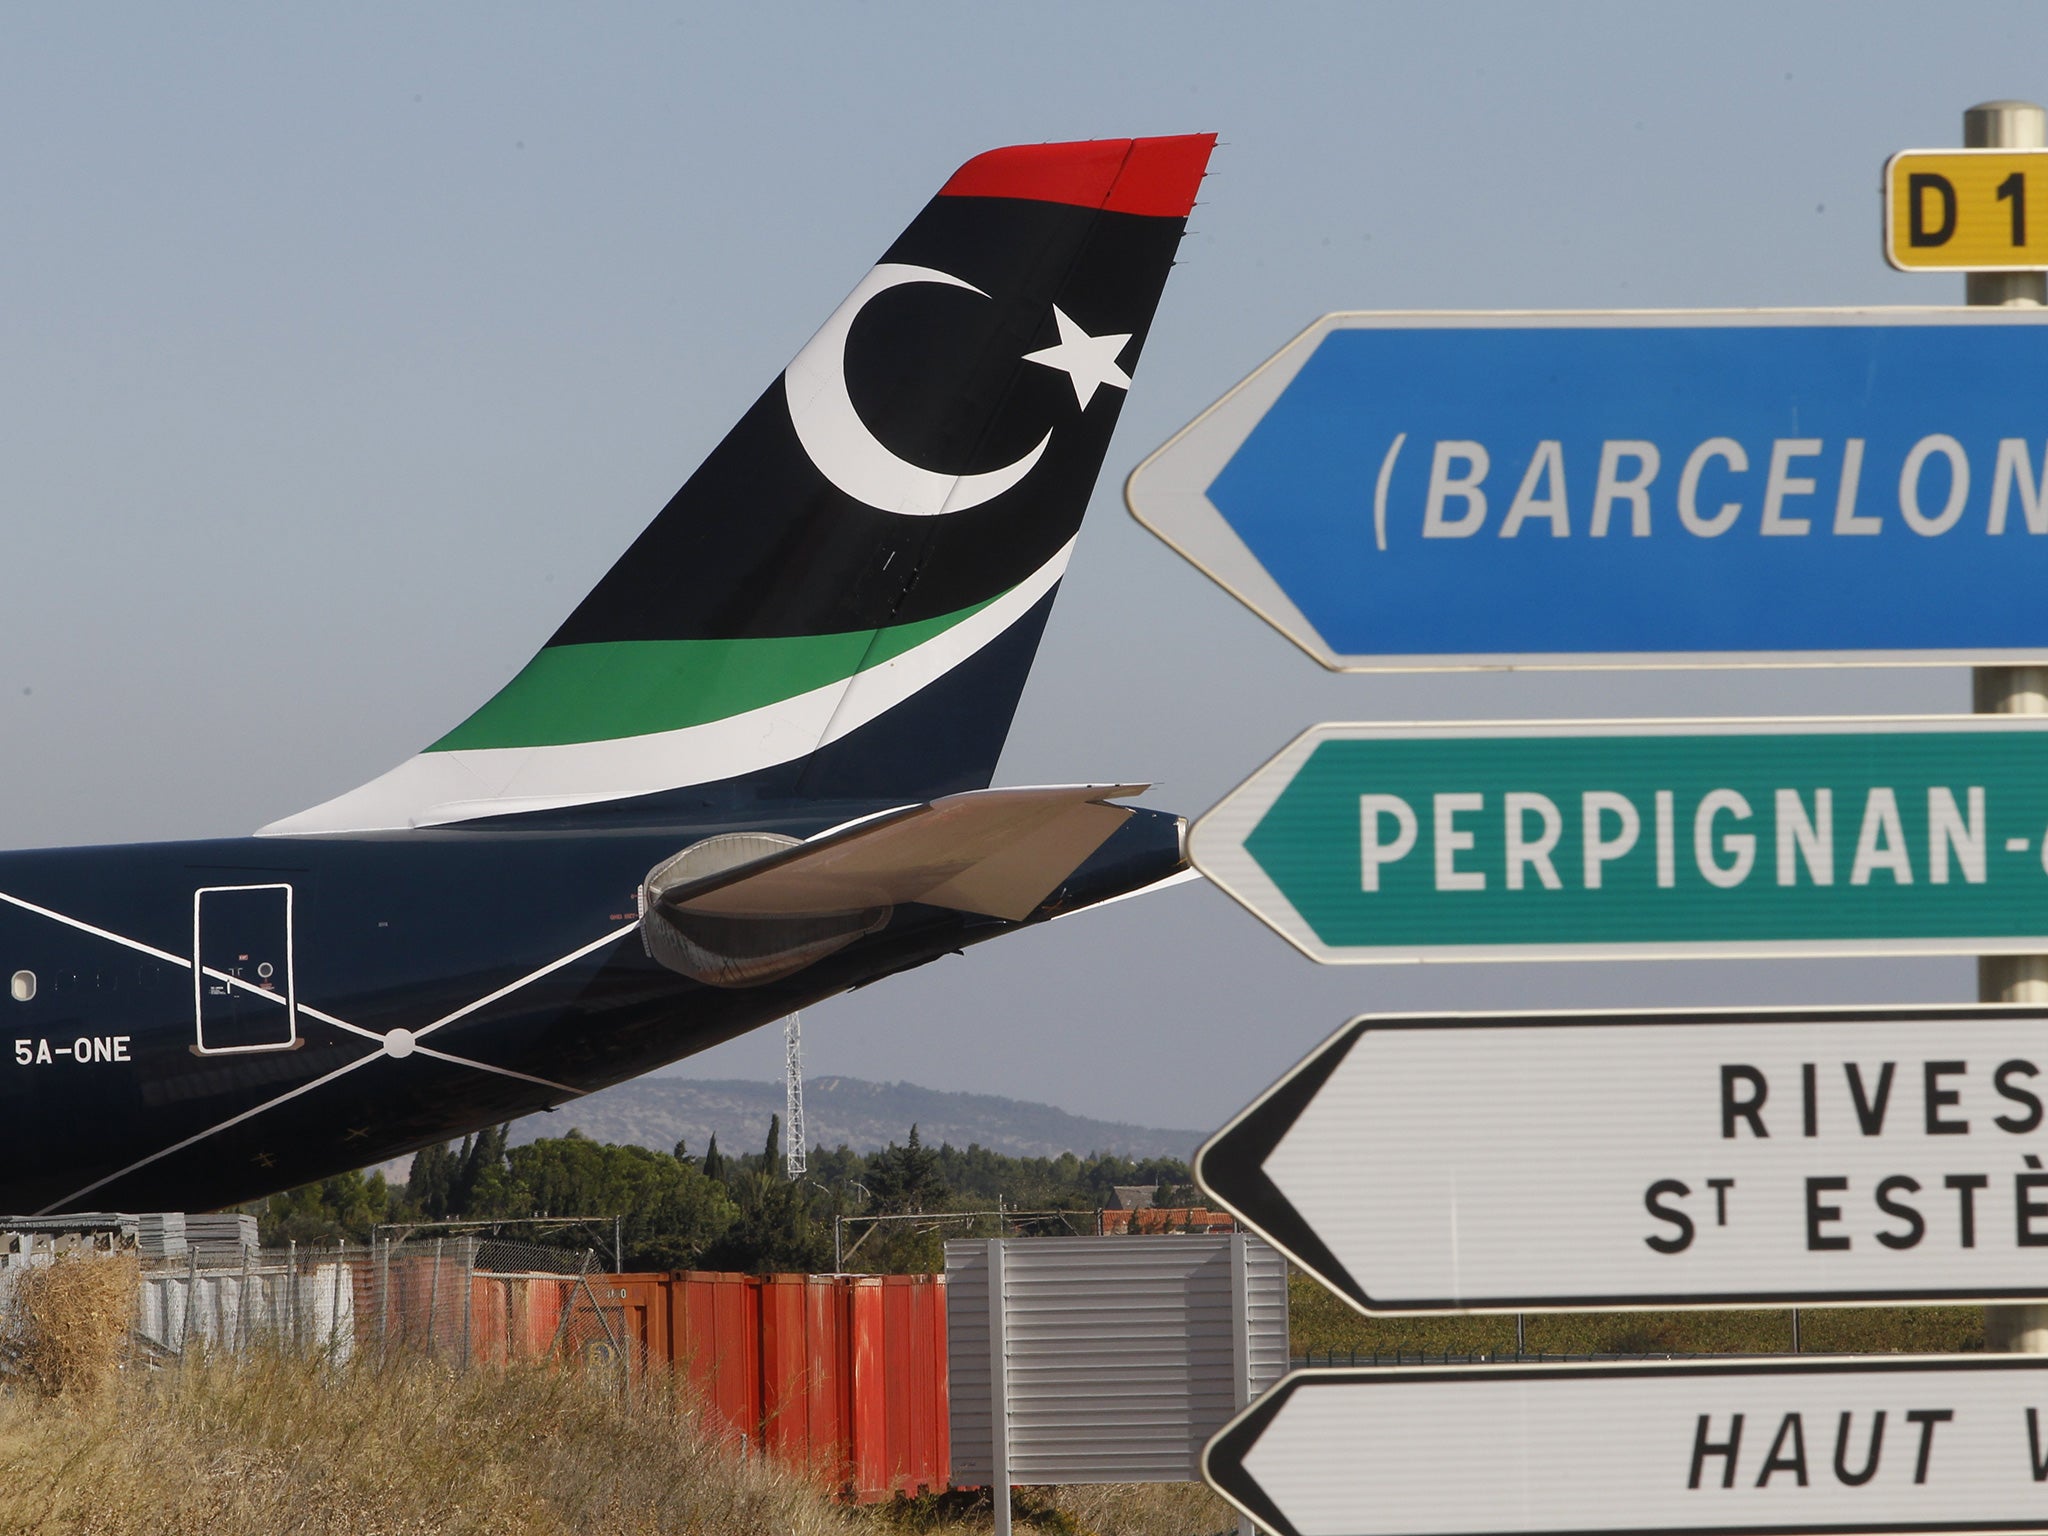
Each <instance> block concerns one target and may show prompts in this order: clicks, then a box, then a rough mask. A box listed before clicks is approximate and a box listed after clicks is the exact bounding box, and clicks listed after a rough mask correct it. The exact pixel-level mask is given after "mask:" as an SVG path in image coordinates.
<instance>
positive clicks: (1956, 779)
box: [1190, 715, 2048, 963]
mask: <svg viewBox="0 0 2048 1536" xmlns="http://www.w3.org/2000/svg"><path fill="white" fill-rule="evenodd" d="M1190 847H1191V851H1192V853H1193V857H1194V862H1195V864H1196V866H1197V867H1198V868H1199V869H1201V871H1202V872H1203V873H1204V874H1206V875H1207V876H1208V877H1209V878H1210V879H1212V880H1214V881H1215V882H1216V883H1217V884H1218V885H1220V886H1222V887H1223V888H1224V889H1225V890H1226V891H1228V892H1229V893H1230V894H1231V895H1232V896H1234V897H1235V898H1236V899H1237V900H1238V901H1240V902H1242V903H1243V904H1244V905H1245V906H1246V907H1248V908H1250V909H1251V911H1252V912H1253V913H1254V914H1256V915H1257V916H1258V917H1259V918H1261V919H1263V920H1264V921H1265V922H1266V923H1268V924H1270V925H1271V926H1272V927H1273V928H1274V929H1276V930H1277V931H1278V932H1280V933H1281V934H1282V935H1284V936H1285V937H1286V938H1287V939H1288V940H1289V941H1290V942H1292V943H1293V944H1295V945H1296V946H1297V947H1298V948H1300V949H1301V950H1302V951H1303V952H1304V953H1306V954H1307V955H1309V956H1310V957H1311V958H1313V959H1316V960H1322V961H1331V962H1353V963H1358V962H1366V963H1371V962H1386V961H1422V960H1540V959H1581V960H1622V959H1659V958H1688V957H1698V956H1736V955H1845V954H1922V955H1926V954H1998V953H2010V954H2033V953H2039V952H2043V951H2048V718H2029V717H2025V716H1995V715H1994V716H1977V717H1967V716H1965V717H1960V718H1958V717H1954V716H1947V717H1940V716H1937V717H1926V718H1911V719H1900V718H1887V719H1849V718H1834V719H1818V720H1740V721H1735V720H1730V721H1718V720H1716V721H1702V720H1685V721H1613V722H1571V721H1545V722H1524V723H1518V724H1506V725H1503V724H1481V723H1458V724H1431V725H1319V726H1316V727H1314V728H1313V729H1311V730H1309V731H1307V732H1305V733H1304V734H1303V735H1301V736H1300V737H1298V738H1296V739H1295V740H1294V741H1293V742H1291V743H1290V744H1289V745H1288V746H1287V747H1286V749H1285V750H1284V751H1282V752H1281V753H1280V754H1279V756H1277V757H1275V758H1274V759H1273V760H1272V761H1271V762H1269V763H1267V764H1266V765H1265V767H1263V768H1261V769H1260V770H1259V771H1258V772H1257V773H1255V774H1253V775H1252V777H1251V778H1250V779H1248V780H1247V781H1246V782H1245V783H1244V784H1243V785H1241V786H1239V788H1238V789H1236V790H1235V791H1234V792H1232V793H1231V795H1230V796H1229V797H1228V798H1227V799H1225V800H1224V801H1223V802H1222V803H1221V804H1220V805H1218V806H1217V807H1216V808H1215V809H1214V810H1212V811H1210V812H1209V814H1208V815H1206V816H1204V817H1203V818H1202V819H1201V820H1200V821H1199V822H1197V823H1196V824H1195V827H1194V830H1193V833H1192V834H1191V838H1190Z"/></svg>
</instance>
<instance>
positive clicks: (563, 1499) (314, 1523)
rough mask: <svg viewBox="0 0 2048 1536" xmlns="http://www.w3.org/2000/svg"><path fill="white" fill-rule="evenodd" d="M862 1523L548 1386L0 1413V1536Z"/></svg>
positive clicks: (213, 1396)
mask: <svg viewBox="0 0 2048 1536" xmlns="http://www.w3.org/2000/svg"><path fill="white" fill-rule="evenodd" d="M859 1523H864V1522H861V1521H860V1518H859V1517H858V1516H856V1515H854V1514H852V1513H851V1512H849V1511H846V1510H843V1509H841V1508H840V1507H838V1506H837V1505H835V1504H834V1503H833V1502H832V1501H831V1500H830V1499H828V1498H826V1497H824V1496H823V1495H821V1494H820V1493H819V1492H817V1491H816V1490H815V1489H813V1488H811V1487H810V1486H808V1485H806V1484H805V1483H803V1482H802V1481H801V1480H800V1479H798V1478H796V1477H795V1476H793V1475H791V1474H789V1473H787V1472H785V1471H783V1470H781V1469H779V1468H777V1467H775V1466H774V1465H772V1464H770V1463H768V1462H766V1461H765V1460H763V1459H762V1458H760V1457H758V1456H755V1457H748V1458H742V1457H740V1456H738V1455H736V1454H735V1453H734V1451H733V1450H732V1449H731V1448H729V1447H727V1446H724V1445H721V1444H718V1443H716V1442H715V1441H714V1440H712V1439H711V1438H710V1437H709V1436H707V1435H705V1434H702V1433H700V1432H699V1431H698V1429H697V1428H696V1426H695V1423H694V1422H693V1420H692V1419H691V1418H690V1417H689V1416H687V1415H678V1414H677V1413H675V1412H674V1411H673V1410H672V1409H670V1408H669V1407H668V1406H667V1405H666V1404H665V1403H661V1402H632V1401H624V1402H622V1401H621V1400H620V1399H619V1397H618V1396H617V1395H616V1394H615V1393H613V1392H610V1391H607V1390H605V1389H604V1388H603V1387H602V1386H601V1385H600V1384H599V1383H597V1382H595V1381H592V1380H588V1379H586V1378H584V1377H581V1376H579V1375H577V1374H575V1373H570V1372H559V1371H551V1370H547V1369H543V1368H533V1369H520V1370H513V1371H510V1372H504V1373H500V1372H493V1371H478V1372H475V1373H472V1374H470V1375H467V1376H456V1375H453V1374H451V1373H450V1372H449V1371H447V1370H446V1369H445V1368H443V1367H439V1366H436V1365H434V1364H432V1363H429V1362H425V1361H408V1362H403V1363H398V1364H394V1365H391V1366H388V1367H386V1368H384V1369H381V1370H371V1369H368V1368H363V1369H353V1370H344V1371H340V1372H329V1371H323V1370H322V1369H320V1368H319V1367H318V1366H316V1365H313V1364H309V1363H306V1362H303V1361H298V1360H288V1359H279V1358H274V1357H273V1358H265V1357H261V1356H259V1357H254V1358H248V1359H244V1360H241V1361H239V1362H237V1361H232V1360H224V1359H218V1360H212V1361H191V1362H187V1363H186V1364H185V1365H184V1366H183V1367H182V1368H179V1369H174V1370H168V1371H162V1372H154V1373H152V1372H145V1371H140V1370H133V1371H130V1372H127V1373H124V1375H123V1377H122V1379H121V1380H120V1381H119V1383H118V1384H117V1385H116V1386H115V1387H114V1388H113V1389H112V1390H110V1391H106V1392H103V1393H100V1394H98V1395H97V1396H94V1397H90V1398H76V1397H74V1398H71V1399H67V1400H64V1401H61V1402H54V1403H53V1402H38V1401H35V1400H33V1399H32V1398H29V1397H27V1396H25V1395H24V1396H18V1397H16V1398H14V1399H12V1400H0V1533H6V1536H16V1533H28V1532H38V1533H45V1532H46V1533H50V1536H74V1533H75V1536H129V1533H137V1536H141V1533H149V1536H186V1533H190V1536H200V1533H205V1536H242V1533H249V1536H277V1533H279V1532H282V1531H290V1532H293V1533H307V1536H327V1533H334V1536H340V1533H343V1532H346V1533H350V1536H443V1533H448V1536H454V1533H467V1532H477V1533H483V1532H490V1533H492V1536H544V1533H545V1536H555V1533H568V1532H575V1533H577V1536H614V1533H617V1536H641V1533H649V1536H652V1533H666V1532H690V1533H695V1536H754V1533H769V1532H773V1533H777V1536H782V1533H790V1536H814V1533H825V1532H837V1531H847V1530H851V1529H855V1528H857V1525H858V1524H859Z"/></svg>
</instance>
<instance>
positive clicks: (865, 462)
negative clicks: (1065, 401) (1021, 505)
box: [782, 262, 1052, 517]
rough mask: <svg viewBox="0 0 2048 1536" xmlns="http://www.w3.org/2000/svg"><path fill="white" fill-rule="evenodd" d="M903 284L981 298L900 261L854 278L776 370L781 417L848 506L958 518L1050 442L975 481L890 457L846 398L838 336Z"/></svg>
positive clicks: (950, 279)
mask: <svg viewBox="0 0 2048 1536" xmlns="http://www.w3.org/2000/svg"><path fill="white" fill-rule="evenodd" d="M904 283H944V284H946V285H947V286H948V287H952V288H965V289H966V290H967V291H968V292H969V293H980V294H981V296H982V297H983V298H987V297H988V295H987V294H986V293H982V291H981V290H980V289H979V288H977V287H975V286H974V284H972V283H965V282H962V281H961V280H960V279H959V278H957V277H954V276H953V275H952V274H951V273H947V272H939V271H935V270H934V269H933V268H931V267H914V266H909V265H907V264H904V263H901V262H884V263H882V264H881V265H880V266H878V267H876V268H875V269H874V270H873V271H871V272H869V273H868V275H867V276H866V277H864V278H862V279H861V280H860V286H859V287H857V288H855V289H854V290H853V292H852V293H851V294H849V295H847V299H846V302H845V303H844V304H841V305H840V306H839V308H838V309H836V310H834V311H833V313H832V318H831V319H830V320H827V321H826V322H825V324H824V325H823V326H822V327H820V329H819V331H818V334H817V335H815V336H813V337H812V338H811V339H810V340H809V341H807V342H805V343H804V349H803V350H802V351H801V352H799V353H797V355H796V357H795V359H794V360H793V361H792V362H791V363H790V365H789V366H788V367H787V368H785V369H784V370H783V372H782V389H783V393H784V395H785V396H786V397H787V398H788V401H789V419H790V421H791V422H792V423H793V424H794V425H795V427H796V435H797V440H798V441H799V442H801V443H802V444H803V445H804V452H805V453H808V454H809V455H810V456H811V462H812V463H813V464H815V465H817V466H818V472H819V473H820V474H822V475H823V476H824V477H825V478H826V479H827V480H830V481H831V482H832V483H833V484H834V485H836V486H838V487H839V489H840V490H842V491H844V492H846V494H847V495H849V496H851V497H852V498H853V499H854V500H855V501H862V502H866V503H867V504H868V505H869V506H871V507H877V508H879V509H880V510H882V511H884V512H896V513H900V514H902V515H903V516H905V517H936V516H938V515H939V514H941V513H945V512H964V511H966V510H967V509H968V508H969V507H978V506H980V505H981V504H982V503H983V502H984V501H991V500H993V499H994V498H996V497H998V496H1000V495H1002V494H1003V492H1005V491H1007V490H1008V489H1009V488H1010V487H1011V486H1013V485H1015V484H1016V483H1017V482H1018V481H1019V480H1022V479H1023V478H1024V477H1025V476H1026V475H1028V474H1030V473H1031V470H1032V468H1033V466H1034V465H1036V464H1037V463H1038V459H1039V456H1040V455H1041V454H1043V453H1044V452H1045V447H1046V444H1048V443H1050V442H1051V441H1052V433H1050V432H1047V433H1046V434H1045V436H1044V437H1041V438H1040V439H1039V440H1038V446H1037V447H1036V448H1033V449H1032V450H1031V451H1030V452H1029V453H1027V454H1025V455H1024V457H1023V458H1021V459H1017V460H1015V461H1014V462H1012V463H1009V464H1005V465H1004V466H1003V467H1002V468H1001V469H991V470H989V471H988V472H986V473H985V474H979V475H948V474H941V473H940V472H939V471H937V470H933V469H924V468H921V467H920V466H918V465H916V464H913V463H911V462H910V461H909V460H908V459H903V458H899V457H897V456H896V455H895V454H894V453H891V452H890V451H889V450H888V449H887V448H885V447H884V446H883V445H882V444H881V442H880V441H878V440H877V439H876V437H875V435H874V433H872V432H870V431H869V430H868V428H867V423H866V422H864V421H862V420H861V419H860V412H858V411H856V410H855V409H854V408H853V397H852V396H850V395H849V394H847V392H846V337H847V333H848V332H849V331H851V330H852V329H853V322H854V320H855V319H857V318H858V317H859V315H860V312H861V310H862V309H864V308H865V307H866V306H867V302H868V300H870V299H872V298H873V297H874V296H875V295H876V294H878V293H884V292H886V291H887V290H889V289H891V288H896V287H900V286H901V285H903V284H904Z"/></svg>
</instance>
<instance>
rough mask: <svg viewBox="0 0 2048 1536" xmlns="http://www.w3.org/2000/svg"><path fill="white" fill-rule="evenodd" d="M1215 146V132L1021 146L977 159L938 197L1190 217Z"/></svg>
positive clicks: (997, 150) (1180, 217)
mask: <svg viewBox="0 0 2048 1536" xmlns="http://www.w3.org/2000/svg"><path fill="white" fill-rule="evenodd" d="M1215 147H1216V135H1215V134H1213V133H1190V134H1182V135H1180V136H1178V137H1176V138H1168V139H1090V140H1086V141H1084V142H1081V143H1077V144H1019V145H1015V146H1013V147H1012V148H1009V149H992V150H990V151H989V152H988V153H987V154H985V155H976V156H975V157H974V158H973V159H972V160H970V161H968V162H967V163H966V164H965V165H963V166H961V167H960V169H959V170H957V171H955V172H954V173H953V176H952V179H951V180H950V181H948V182H947V183H946V184H945V185H944V186H943V187H941V188H939V196H941V197H1021V198H1029V199H1030V200H1032V201H1033V202H1040V203H1073V204H1075V205H1077V206H1079V207H1082V208H1105V209H1108V210H1109V211H1110V212H1112V213H1139V214H1147V215H1150V216H1152V217H1154V218H1168V219H1184V218H1186V217H1187V216H1188V213H1189V210H1191V209H1192V208H1193V207H1194V206H1195V189H1196V188H1197V187H1199V186H1201V184H1202V173H1203V170H1204V169H1205V168H1206V167H1207V165H1208V163H1209V151H1210V150H1212V149H1214V148H1215Z"/></svg>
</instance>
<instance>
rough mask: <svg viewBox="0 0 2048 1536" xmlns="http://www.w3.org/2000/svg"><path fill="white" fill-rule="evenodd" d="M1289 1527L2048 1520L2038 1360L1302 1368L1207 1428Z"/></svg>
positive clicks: (1228, 1494)
mask: <svg viewBox="0 0 2048 1536" xmlns="http://www.w3.org/2000/svg"><path fill="white" fill-rule="evenodd" d="M1203 1471H1204V1474H1205V1475H1206V1476H1207V1478H1208V1480H1209V1484H1210V1486H1211V1487H1213V1488H1215V1489H1216V1490H1217V1491H1218V1492H1219V1493H1221V1494H1222V1495H1223V1496H1224V1497H1225V1498H1227V1499H1229V1500H1230V1501H1231V1502H1232V1503H1233V1504H1235V1505H1237V1507H1238V1508H1239V1509H1241V1510H1243V1511H1244V1512H1245V1513H1246V1514H1248V1515H1250V1516H1251V1517H1252V1518H1253V1519H1255V1520H1257V1521H1258V1522H1259V1523H1260V1524H1261V1525H1263V1526H1265V1527H1266V1528H1267V1529H1268V1530H1270V1531H1274V1532H1278V1533H1280V1536H1414V1533H1416V1532H1439V1533H1451V1532H1455V1533H1458V1536H1566V1533H1570V1536H1584V1533H1589V1532H1596V1531H1604V1532H1624V1531H1659V1532H1668V1533H1671V1536H1740V1533H1746V1532H1760V1533H1761V1532H1771V1533H1777V1536H1819V1533H1823V1532H1825V1533H1828V1536H1858V1533H1872V1536H1876V1533H1883V1532H1905V1531H1912V1532H1936V1531H2040V1530H2044V1529H2048V1359H2044V1358H2041V1357H2038V1356H2036V1357H2028V1356H2024V1355H2019V1356H2012V1355H2008V1356H1989V1357H1987V1356H1982V1355H1962V1356H1956V1355H1934V1356H1923V1357H1918V1358H1912V1359H1897V1358H1889V1357H1884V1356H1876V1357H1865V1358H1861V1359H1842V1358H1837V1359H1831V1360H1800V1359H1780V1360H1753V1361H1752V1360H1722V1361H1714V1362H1707V1361H1698V1362H1688V1363H1685V1364H1663V1363H1655V1364H1634V1365H1621V1364H1617V1365H1566V1366H1556V1365H1550V1366H1533V1365H1532V1366H1520V1365H1508V1366H1453V1367H1449V1368H1441V1369H1417V1368H1413V1367H1406V1368H1404V1367H1390V1368H1383V1369H1379V1370H1357V1371H1297V1372H1295V1373H1294V1374H1293V1375H1291V1376H1288V1377H1287V1378H1285V1379H1284V1380H1283V1381H1282V1382H1281V1383H1280V1384H1279V1385H1278V1386H1277V1387H1275V1388H1274V1389H1273V1390H1272V1391H1270V1392H1268V1393H1267V1394H1266V1395H1265V1396H1264V1397H1261V1398H1260V1399H1259V1400H1258V1401H1257V1402H1255V1403H1253V1404H1252V1405H1251V1407H1249V1408H1248V1409H1246V1410H1245V1411H1244V1412H1243V1413H1241V1414H1240V1415H1238V1417H1237V1418H1236V1419H1234V1420H1232V1421H1231V1422H1230V1423H1229V1424H1228V1425H1226V1426H1225V1427H1224V1428H1223V1429H1222V1430H1221V1431H1220V1432H1219V1433H1218V1434H1217V1436H1216V1438H1215V1439H1213V1440H1211V1441H1210V1442H1209V1446H1208V1449H1207V1451H1206V1452H1205V1453H1204V1455H1203Z"/></svg>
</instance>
